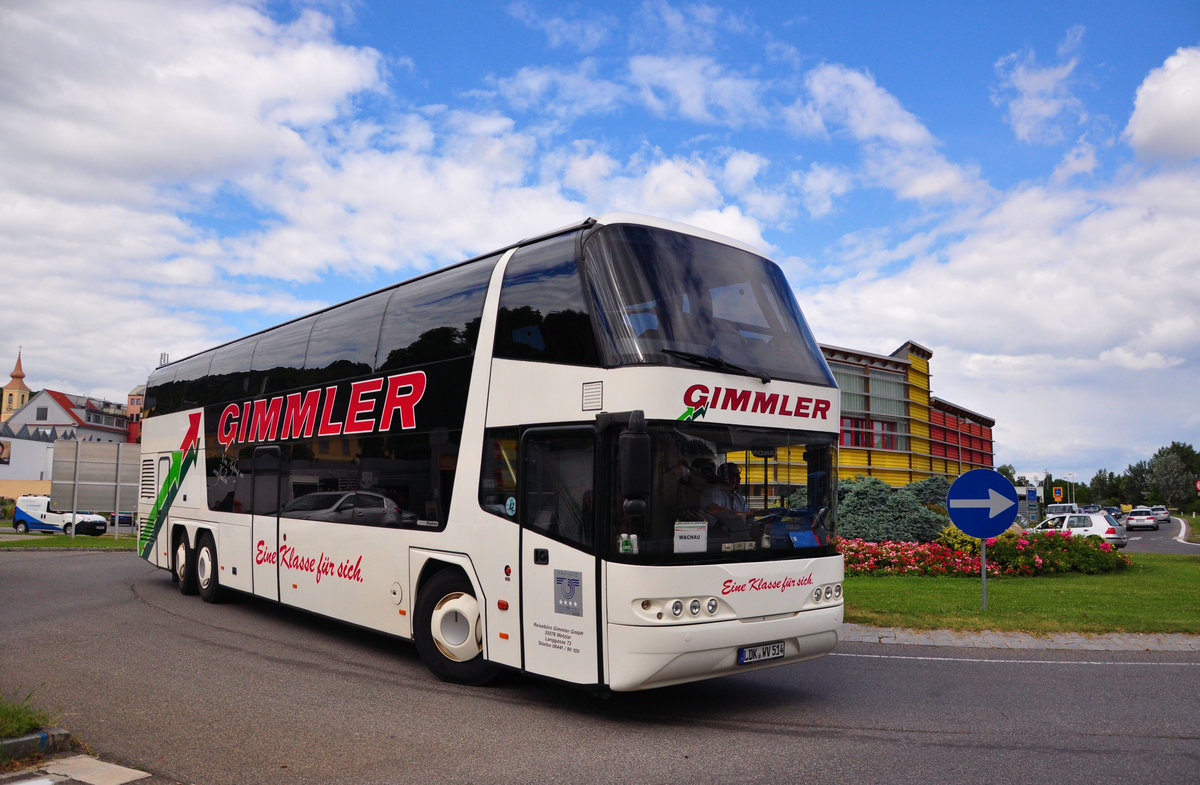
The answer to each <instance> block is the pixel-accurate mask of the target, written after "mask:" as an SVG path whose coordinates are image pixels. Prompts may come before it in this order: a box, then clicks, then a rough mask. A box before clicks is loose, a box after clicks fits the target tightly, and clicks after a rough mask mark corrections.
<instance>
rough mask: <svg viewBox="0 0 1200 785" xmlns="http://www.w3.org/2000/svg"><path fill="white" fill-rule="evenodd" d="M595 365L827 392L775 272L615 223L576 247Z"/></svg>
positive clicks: (823, 372)
mask: <svg viewBox="0 0 1200 785" xmlns="http://www.w3.org/2000/svg"><path fill="white" fill-rule="evenodd" d="M583 266H584V273H585V277H586V279H587V281H588V286H589V294H590V297H591V301H592V302H591V312H592V320H593V323H594V325H595V328H596V334H597V340H598V341H599V344H600V351H601V356H602V359H603V361H604V364H605V365H608V366H615V365H635V364H655V365H681V366H687V367H693V368H695V367H701V368H711V369H714V370H721V371H725V372H729V373H743V374H746V375H752V376H759V377H761V378H770V379H786V380H789V381H797V382H806V383H809V384H818V385H822V386H830V387H832V386H834V380H833V375H832V374H831V373H830V372H829V367H828V366H827V365H826V363H825V358H824V357H823V356H822V355H821V351H820V349H819V348H818V346H817V343H816V341H815V340H814V339H813V337H812V333H811V332H810V331H809V329H808V325H807V324H806V323H805V321H804V316H803V315H802V314H801V313H800V308H799V307H798V306H797V305H796V300H795V298H794V297H793V296H792V291H791V289H790V287H789V286H788V284H787V281H786V280H785V279H784V276H783V273H782V272H781V271H780V270H779V268H778V267H777V266H776V265H775V264H773V263H772V262H770V261H769V260H767V259H764V258H763V257H761V256H757V255H755V254H752V253H749V252H747V251H743V250H740V249H738V248H734V247H731V246H728V245H723V244H721V243H717V242H714V241H711V240H706V239H703V238H699V237H695V236H692V235H687V234H680V233H678V232H673V231H669V230H666V229H657V228H651V227H646V226H636V225H624V224H618V225H613V226H605V227H602V228H601V229H599V230H598V231H596V232H595V233H594V234H592V235H591V236H590V237H589V238H588V239H587V240H586V241H585V242H584V247H583Z"/></svg>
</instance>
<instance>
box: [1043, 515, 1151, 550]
mask: <svg viewBox="0 0 1200 785" xmlns="http://www.w3.org/2000/svg"><path fill="white" fill-rule="evenodd" d="M1033 531H1060V532H1067V533H1068V534H1070V535H1071V536H1072V537H1093V536H1095V537H1100V538H1101V539H1103V540H1104V541H1105V542H1107V543H1108V544H1109V545H1111V546H1113V547H1114V548H1124V547H1125V546H1126V545H1128V544H1129V535H1128V534H1127V533H1126V532H1125V527H1124V526H1122V525H1121V524H1119V523H1117V519H1116V518H1114V517H1112V516H1111V515H1109V514H1108V513H1105V512H1074V513H1066V514H1063V515H1051V516H1050V517H1049V518H1047V519H1046V520H1044V521H1042V522H1041V523H1039V524H1038V525H1037V526H1035V527H1033Z"/></svg>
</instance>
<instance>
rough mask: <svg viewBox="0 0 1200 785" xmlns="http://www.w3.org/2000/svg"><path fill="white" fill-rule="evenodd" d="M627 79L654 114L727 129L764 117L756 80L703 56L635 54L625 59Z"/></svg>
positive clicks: (758, 120)
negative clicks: (714, 124) (719, 124)
mask: <svg viewBox="0 0 1200 785" xmlns="http://www.w3.org/2000/svg"><path fill="white" fill-rule="evenodd" d="M629 78H630V81H631V82H632V83H633V85H634V87H635V88H637V89H638V91H639V95H640V96H641V98H642V101H643V103H645V105H646V106H647V107H648V108H649V109H650V110H651V111H652V112H654V113H656V114H668V113H677V114H679V115H681V116H682V117H685V118H687V119H689V120H693V121H695V122H700V123H721V124H724V125H728V126H730V127H732V128H739V127H742V126H745V125H757V124H759V123H761V122H762V120H763V118H764V114H763V108H762V106H761V104H760V103H759V97H758V93H759V89H760V88H759V82H758V81H757V80H756V79H751V78H748V77H744V76H740V75H738V74H734V73H730V72H729V71H728V70H727V69H726V68H725V67H724V66H723V65H721V64H720V63H717V62H716V61H715V60H712V59H711V58H708V57H661V56H658V55H638V56H635V57H632V58H630V60H629Z"/></svg>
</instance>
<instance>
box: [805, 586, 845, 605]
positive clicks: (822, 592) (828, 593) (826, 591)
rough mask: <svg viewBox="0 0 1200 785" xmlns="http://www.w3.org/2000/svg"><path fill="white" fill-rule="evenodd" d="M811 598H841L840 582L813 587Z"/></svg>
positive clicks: (822, 600)
mask: <svg viewBox="0 0 1200 785" xmlns="http://www.w3.org/2000/svg"><path fill="white" fill-rule="evenodd" d="M812 598H813V602H829V601H831V600H840V599H841V598H842V584H840V583H830V584H827V585H825V586H818V587H817V588H815V589H813V593H812Z"/></svg>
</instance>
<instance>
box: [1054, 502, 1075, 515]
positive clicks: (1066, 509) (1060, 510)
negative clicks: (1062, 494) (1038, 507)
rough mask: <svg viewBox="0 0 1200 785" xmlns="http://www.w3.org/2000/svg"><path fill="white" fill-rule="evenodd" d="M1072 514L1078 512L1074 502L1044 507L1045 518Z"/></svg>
mask: <svg viewBox="0 0 1200 785" xmlns="http://www.w3.org/2000/svg"><path fill="white" fill-rule="evenodd" d="M1073 512H1079V505H1077V504H1075V502H1071V503H1070V504H1047V505H1046V517H1047V518H1049V517H1050V516H1051V515H1070V514H1071V513H1073Z"/></svg>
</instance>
